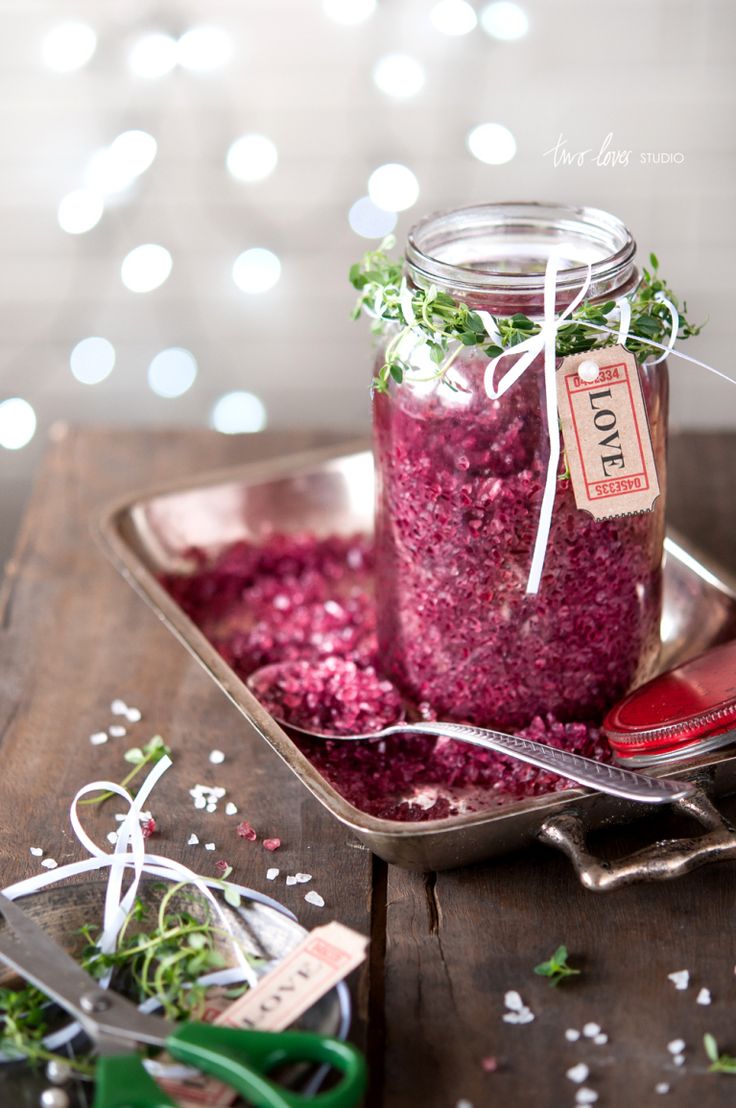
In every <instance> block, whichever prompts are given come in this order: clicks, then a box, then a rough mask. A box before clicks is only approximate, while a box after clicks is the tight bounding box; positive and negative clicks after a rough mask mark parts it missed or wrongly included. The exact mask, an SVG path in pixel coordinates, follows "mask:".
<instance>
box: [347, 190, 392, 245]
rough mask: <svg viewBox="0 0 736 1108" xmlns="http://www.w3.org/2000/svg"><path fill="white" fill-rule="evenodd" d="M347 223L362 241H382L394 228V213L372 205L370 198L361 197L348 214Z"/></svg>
mask: <svg viewBox="0 0 736 1108" xmlns="http://www.w3.org/2000/svg"><path fill="white" fill-rule="evenodd" d="M348 223H349V224H350V226H351V227H352V229H353V230H354V231H355V233H356V235H360V236H361V237H362V238H364V239H382V238H383V237H384V235H388V234H390V233H391V231H393V229H394V227H395V226H396V212H387V211H386V210H385V208H379V207H378V206H377V205H376V204H374V203H373V201H372V200H371V198H370V196H361V198H360V200H356V201H355V203H354V204H353V206H352V208H351V209H350V211H349V212H348Z"/></svg>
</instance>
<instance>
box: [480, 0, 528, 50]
mask: <svg viewBox="0 0 736 1108" xmlns="http://www.w3.org/2000/svg"><path fill="white" fill-rule="evenodd" d="M480 24H481V27H482V28H483V30H484V31H486V33H487V34H489V35H490V36H491V37H492V38H497V39H501V40H502V41H503V42H513V41H514V40H515V39H519V38H523V37H524V35H525V34H526V33H527V31H528V30H529V19H528V18H527V14H526V12H525V11H524V9H523V8H520V7H519V5H518V4H514V3H513V0H494V2H493V3H492V4H488V5H487V7H485V8H484V9H483V11H482V12H481V13H480Z"/></svg>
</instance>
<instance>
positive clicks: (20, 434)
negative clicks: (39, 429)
mask: <svg viewBox="0 0 736 1108" xmlns="http://www.w3.org/2000/svg"><path fill="white" fill-rule="evenodd" d="M35 433H36V413H35V412H34V410H33V408H32V407H31V405H30V404H29V403H28V401H27V400H23V399H22V397H20V396H11V397H10V399H9V400H3V402H2V404H0V446H2V447H4V448H5V450H20V449H22V447H24V446H27V445H28V443H29V442H30V441H31V439H32V438H33V436H34V435H35Z"/></svg>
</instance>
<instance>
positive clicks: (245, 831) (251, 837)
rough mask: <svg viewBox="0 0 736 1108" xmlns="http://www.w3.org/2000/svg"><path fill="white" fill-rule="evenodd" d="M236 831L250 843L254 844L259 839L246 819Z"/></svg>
mask: <svg viewBox="0 0 736 1108" xmlns="http://www.w3.org/2000/svg"><path fill="white" fill-rule="evenodd" d="M235 830H236V831H237V833H238V835H239V836H240V838H241V839H247V840H248V842H251V843H254V842H255V841H256V839H257V838H258V835H257V834H256V831H255V829H254V828H253V827H251V825H250V824H249V823H248V820H247V819H244V820H243V821H242V823H239V824H238V826H237V827H236V828H235Z"/></svg>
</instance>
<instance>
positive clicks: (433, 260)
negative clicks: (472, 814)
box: [354, 204, 668, 728]
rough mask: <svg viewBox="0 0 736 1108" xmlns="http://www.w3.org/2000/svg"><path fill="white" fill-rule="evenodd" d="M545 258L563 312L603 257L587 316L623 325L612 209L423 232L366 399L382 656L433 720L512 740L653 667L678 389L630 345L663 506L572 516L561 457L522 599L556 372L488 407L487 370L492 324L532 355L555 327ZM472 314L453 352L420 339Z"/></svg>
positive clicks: (623, 268)
mask: <svg viewBox="0 0 736 1108" xmlns="http://www.w3.org/2000/svg"><path fill="white" fill-rule="evenodd" d="M552 248H555V249H556V250H560V251H561V252H562V257H563V261H562V262H561V264H560V269H559V273H558V278H557V286H556V289H557V291H556V309H557V311H558V312H559V311H561V310H562V309H563V308H564V307H566V306H567V305H568V304H569V303H570V302H571V300H572V299H573V297H574V296H575V294H576V293H577V292H578V290H579V289H580V287H581V285H582V283H583V279H584V277H585V275H586V273H587V264H588V263H590V265H591V267H592V268H591V271H590V277H591V282H590V286H589V289H588V292H587V295H586V300H585V305H584V307H583V311H584V312H585V313H587V318H588V319H589V320H591V321H595V320H596V319H597V320H598V322H599V323H600V322H601V321H602V322H603V323H604V324H607V325H608V326H609V327H614V326H615V319H616V309H614V306H613V302H614V301H615V300H616V299H617V298H619V297H622V296H624V295H629V294H637V289H638V288H640V287H641V286H640V285H639V274H638V272H637V270H636V268H635V266H634V260H633V259H634V253H635V248H636V247H635V243H634V241H633V239H632V237H631V234H630V233H629V231H628V230H627V228H626V227H625V226H624V225H623V224H622V223H621V222H620V221H619V220H617V219H615V218H614V217H612V216H609V215H607V214H606V213H604V212H599V211H596V210H593V209H573V208H563V207H557V206H543V205H536V204H505V205H486V206H482V207H475V208H469V209H461V210H458V211H454V212H449V213H444V214H440V215H436V216H432V217H429V218H428V219H425V220H424V221H423V222H421V223H419V224H418V225H417V226H416V227H415V228H414V229H413V230H412V232H411V233H410V236H409V240H408V246H407V251H406V265H405V269H404V274H405V283H402V286H401V293H400V296H399V297H398V298H395V303H397V302H399V301H400V303H401V305H402V308H403V315H402V316H401V317H400V322H398V323H390V322H387V321H386V316H385V315H384V316H383V327H382V329H383V332H384V334H383V342H382V347H381V349H380V350H379V353H378V362H377V367H376V374H377V376H376V378H375V379H374V401H373V426H374V452H375V460H376V470H377V477H378V488H377V507H376V550H375V559H376V599H377V609H378V614H377V618H378V625H377V630H378V641H379V651H378V658H379V661H380V666H381V670H382V672H383V673H384V674H385V676H386V677H388V678H389V679H390V680H391V681H393V682H394V684H395V685H396V686H397V687H398V688H399V689H400V690H401V692H402V694H403V695H404V696H406V697H407V698H408V699H410V700H412V701H415V702H420V701H422V702H428V703H429V704H431V706H432V709H433V710H434V711H435V712H436V713H437V714H438V715H439V717H440V718H448V719H459V720H469V721H471V722H474V723H477V724H481V725H483V724H485V725H495V726H498V727H504V728H509V727H520V726H522V727H523V726H525V725H527V724H528V723H529V722H530V721H531V720H532V718H533V717H534V716H535V715H537V714H540V713H542V714H544V713H546V712H551V713H554V715H555V716H557V717H558V718H559V719H562V720H571V719H577V720H580V719H590V720H596V719H600V717H601V715H602V713H603V712H604V711H605V710H606V709H607V708H608V707H609V706H610V705H611V704H613V703H614V701H616V700H617V699H618V698H619V697H621V696H622V695H623V694H624V693H625V692H626V691H627V690H628V689H629V688H630V687H631V686H632V684H634V683H635V682H637V681H639V680H642V679H644V678H645V677H647V676H648V675H649V674H650V672H651V670H652V668H653V665H654V663H655V662H656V658H657V653H658V649H659V621H660V614H661V588H662V573H661V562H662V545H663V537H664V488H665V440H666V423H667V395H668V386H667V370H666V367H665V365H664V363H663V362H661V361H660V362H659V363H658V364H653V359H654V357H655V356H656V354H657V351H654V350H652V349H651V348H650V350H646V348H645V347H643V346H642V343H641V342H633V343H629V344H628V349H630V350H632V351H633V352H634V353H635V354H636V357H637V366H636V370H637V372H638V375H639V380H640V382H641V387H642V393H643V399H644V404H645V408H646V412H647V417H648V421H649V426H650V429H651V436H652V445H653V454H654V460H655V463H656V469H657V474H658V478H659V486H660V490H661V492H660V495H659V497H658V498H657V500H656V501H655V503H654V505H653V508H652V510H651V511H647V512H641V513H639V514H633V515H624V516H620V517H618V518H609V519H603V520H595V519H593V518H592V516H591V515H590V514H589V513H588V512H585V511H582V510H579V509H578V508H577V507H576V503H575V499H574V495H573V490H572V488H571V483H570V480H569V479H568V475H567V471H566V462H565V455H564V452H563V454H562V458H561V463H560V469H559V473H558V480H557V486H556V495H555V498H554V506H553V512H552V523H551V531H550V535H549V541H548V545H547V552H546V558H545V563H544V572H543V575H542V578H541V584H540V588H539V591H538V593H537V594H536V595H534V594H527V591H526V586H527V579H528V576H529V570H530V563H531V558H532V550H533V546H534V540H535V535H536V530H537V526H538V521H539V513H540V505H541V498H542V493H543V489H544V484H545V477H546V472H547V463H548V460H549V456H550V438H549V433H548V428H547V423H546V415H545V391H544V390H545V383H544V372H543V369H544V358H543V355H542V354H540V355H539V356H538V357H537V358H536V359H535V360H534V361H533V362H532V364H531V365H530V367H529V368H528V369H527V370H526V372H525V373H524V374H523V375H522V376H520V377H519V379H518V380H517V381H516V382H515V383H514V384H513V385H512V387H511V388H510V389H509V390H508V391H507V392H506V393H505V394H504V395H503V396H501V397H500V398H499V399H496V400H494V399H490V398H489V396H488V394H487V392H486V389H485V386H484V374H485V371H486V367H487V366H488V363H489V360H490V359H491V358H492V357H493V356H494V350H495V353H500V348H499V347H498V345H497V344H498V342H499V338H498V337H497V338H496V345H495V346H494V339H493V338H492V337H489V335H488V333H487V332H486V333H485V334H484V335H483V336H482V339H481V335H480V334H479V332H480V331H482V330H483V328H482V327H479V320H482V319H484V318H485V319H486V320H487V321H490V324H491V327H493V325H494V321H495V322H496V323H497V324H498V326H499V330H500V341H501V342H502V346H503V349H506V347H508V346H509V345H513V344H514V343H517V342H519V341H522V340H523V338H524V336H525V334H528V333H529V330H528V329H529V326H530V323H529V321H530V320H531V321H532V324H533V323H534V322H535V321H536V322H539V320H540V319H541V317H542V314H543V308H542V304H543V287H544V272H545V266H546V262H547V259H548V257H549V255H550V251H551V249H552ZM354 283H356V282H355V280H354ZM357 287H359V288H360V287H361V286H360V280H358V282H357ZM366 287H367V286H366ZM428 291H429V294H430V295H429V298H428V297H427V296H426V293H427V292H428ZM428 299H429V303H428ZM462 305H466V306H467V314H466V317H464V318H466V321H467V322H466V331H467V334H465V335H462V334H461V336H460V338H459V339H458V337H457V336H458V330H457V327H455V330H454V332H453V334H452V339H453V341H448V342H445V344H444V346H443V343H442V337H441V335H440V334H438V335H437V343H436V345H435V344H434V343H433V341H432V338H431V335H430V337H429V340H428V336H427V330H426V328H425V329H422V327H421V322H422V319H419V320H417V321H416V323H417V324H418V325H415V326H411V323H412V318H411V317H413V316H414V315H415V312H416V311H418V310H421V311H423V312H428V313H429V318H430V319H432V320H434V321H435V323H436V325H437V327H438V330H439V328H441V326H442V320H443V318H447V319H448V320H452V321H453V324H456V323H457V319H458V316H457V308H458V306H462ZM389 307H390V305H389ZM366 308H368V303H367V301H366ZM376 311H377V314H378V315H379V317H381V316H382V314H383V310H382V308H381V307H380V306H379V307H378V308H377V309H376ZM476 313H481V314H480V316H479V315H477V314H476ZM484 313H490V315H489V316H485V315H484ZM407 316H408V317H409V323H408V325H407ZM491 316H492V317H493V320H491V319H490V317H491ZM514 317H515V322H514ZM388 318H389V319H390V318H391V314H390V311H389V313H388ZM393 318H396V315H394V317H393ZM423 319H424V321H425V323H426V319H427V316H424V317H423ZM380 327H381V319H380V318H379V320H378V328H380ZM378 328H377V329H378ZM632 334H634V332H633V331H632ZM650 337H653V336H651V335H650ZM600 340H601V336H600V334H599V335H597V336H596V335H594V333H593V332H592V331H590V330H587V331H586V330H585V329H584V328H581V329H579V331H578V332H577V334H576V333H575V332H574V331H569V332H567V333H566V334H564V336H561V335H560V334H559V333H558V338H557V353H558V355H560V353H563V354H568V353H577V352H578V351H580V350H585V349H587V348H589V347H588V346H586V343H588V344H589V345H590V346H592V345H594V344H596V345H601V341H600ZM604 341H605V339H604ZM614 341H615V340H614V339H613V338H610V339H608V342H609V343H611V342H614ZM564 343H567V346H566V347H565V346H564ZM486 344H488V345H486ZM561 346H562V347H563V349H562V350H561ZM507 361H508V365H511V364H512V362H511V358H509V359H508V360H507V359H504V360H503V362H502V366H501V370H502V371H503V370H504V369H505V368H507ZM558 365H559V360H558ZM376 386H377V387H376Z"/></svg>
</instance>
